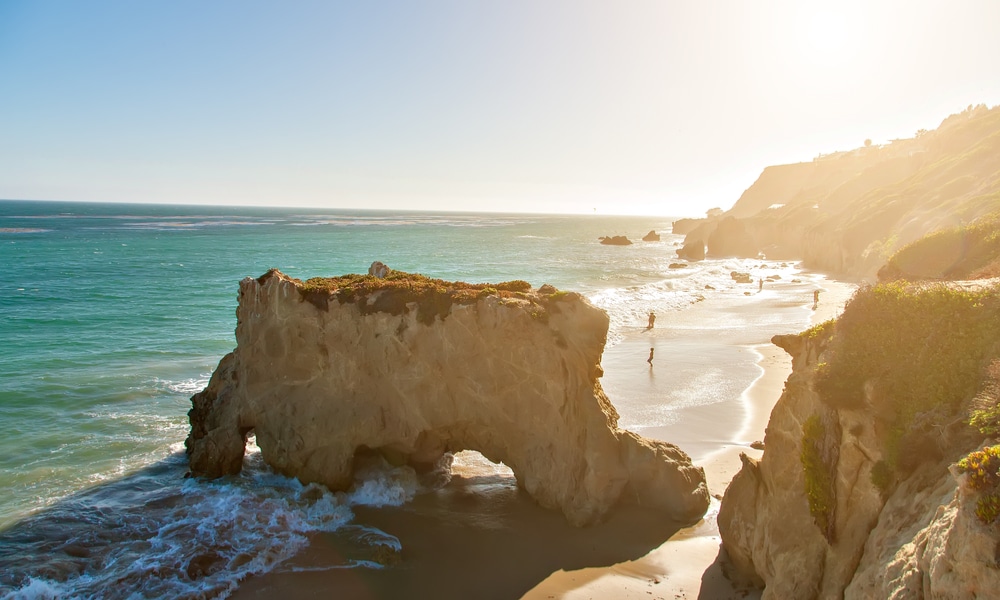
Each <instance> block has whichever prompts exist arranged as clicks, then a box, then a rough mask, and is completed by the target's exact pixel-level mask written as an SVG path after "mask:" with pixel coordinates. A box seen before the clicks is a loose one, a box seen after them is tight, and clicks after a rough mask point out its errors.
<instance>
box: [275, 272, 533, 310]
mask: <svg viewBox="0 0 1000 600" xmlns="http://www.w3.org/2000/svg"><path fill="white" fill-rule="evenodd" d="M276 272H277V270H276V269H271V270H269V271H268V272H267V273H265V274H263V275H261V276H260V277H259V278H258V279H257V280H258V281H259V282H261V283H263V282H264V281H266V280H267V279H268V278H269V277H271V276H272V275H274V274H275V273H276ZM289 279H291V281H293V282H294V283H295V285H296V288H297V289H298V292H299V294H300V295H301V296H302V298H303V300H306V301H307V302H309V303H311V304H313V305H314V306H316V307H317V308H318V309H320V310H326V309H327V307H328V305H329V302H330V301H331V300H336V301H337V302H339V303H340V304H345V303H354V304H356V305H357V306H358V307H359V309H360V310H361V313H362V314H371V313H376V312H387V313H390V314H394V315H397V314H402V313H403V312H406V310H407V305H408V304H411V303H416V305H417V319H418V320H419V321H420V322H421V323H425V324H430V323H432V322H433V321H434V318H435V317H440V318H442V319H443V318H445V317H446V316H447V315H448V313H449V312H450V311H451V307H452V305H455V304H459V305H461V304H474V303H475V302H477V301H478V300H480V299H482V298H486V297H489V296H496V297H498V298H500V299H502V300H508V299H510V300H524V301H528V302H530V303H531V304H532V305H533V308H532V310H531V312H530V314H531V315H532V316H533V317H535V318H542V319H546V318H547V317H548V313H547V310H548V307H546V306H540V305H539V303H538V301H539V300H546V299H548V297H547V296H546V297H532V296H529V295H528V294H527V292H529V291H531V284H530V283H528V282H527V281H523V280H520V279H515V280H513V281H505V282H502V283H465V282H463V281H457V282H456V281H444V280H442V279H434V278H431V277H427V276H425V275H420V274H418V273H406V272H403V271H396V270H393V271H390V272H389V273H388V275H386V276H385V277H375V276H374V275H354V274H352V275H342V276H340V277H313V278H311V279H308V280H306V281H304V282H303V281H300V280H298V279H293V278H289Z"/></svg>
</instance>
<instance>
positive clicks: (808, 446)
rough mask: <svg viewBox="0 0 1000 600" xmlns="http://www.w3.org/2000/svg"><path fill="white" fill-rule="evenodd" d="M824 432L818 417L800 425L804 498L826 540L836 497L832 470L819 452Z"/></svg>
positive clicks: (831, 525) (821, 448) (823, 444)
mask: <svg viewBox="0 0 1000 600" xmlns="http://www.w3.org/2000/svg"><path fill="white" fill-rule="evenodd" d="M826 437H827V431H826V427H825V426H824V425H823V422H822V420H820V418H819V416H817V415H813V416H811V417H809V418H808V419H806V422H805V423H804V424H803V425H802V453H801V455H800V459H801V461H802V472H803V475H804V476H805V487H806V489H805V492H806V498H807V499H808V500H809V514H811V515H812V518H813V520H814V521H815V522H816V526H817V527H819V529H820V531H822V532H823V535H824V536H826V538H827V540H829V541H831V542H832V541H833V540H832V539H831V536H832V530H833V519H832V517H833V514H832V513H833V507H834V505H835V504H836V497H835V495H834V488H833V475H832V472H833V468H832V466H831V465H828V464H827V461H826V460H825V457H824V452H823V449H824V447H825V446H826V445H827V443H826Z"/></svg>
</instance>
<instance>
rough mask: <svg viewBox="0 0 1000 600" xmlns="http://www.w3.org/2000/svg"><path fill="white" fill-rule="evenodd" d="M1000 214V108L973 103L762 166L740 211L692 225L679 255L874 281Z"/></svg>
mask: <svg viewBox="0 0 1000 600" xmlns="http://www.w3.org/2000/svg"><path fill="white" fill-rule="evenodd" d="M998 211H1000V107H993V108H988V107H987V106H985V105H979V106H970V107H969V108H968V109H966V110H965V111H963V112H961V113H958V114H954V115H951V116H949V117H948V118H946V119H945V120H944V121H942V123H941V125H940V126H939V127H938V128H937V129H935V130H932V131H923V130H921V131H919V132H917V134H916V135H915V136H914V137H913V138H909V139H899V140H893V141H892V142H890V143H888V144H884V145H872V144H870V143H869V144H866V145H864V146H862V147H859V148H857V149H854V150H851V151H846V152H836V153H833V154H828V155H820V156H818V157H817V158H816V159H815V160H813V161H811V162H808V163H798V164H791V165H779V166H772V167H768V168H766V169H764V171H763V173H762V174H761V175H760V177H759V178H758V179H757V181H756V182H755V183H754V184H753V185H752V186H750V188H749V189H747V190H746V191H745V192H744V193H743V195H742V196H741V197H740V199H739V200H738V201H737V202H736V204H735V205H734V206H733V207H732V209H730V210H729V211H726V212H724V213H722V214H721V215H717V216H714V217H710V218H707V219H703V220H701V221H700V222H698V223H694V224H691V223H686V224H685V229H686V230H687V237H686V239H685V247H684V249H683V250H682V251H680V252H679V254H681V255H682V256H685V255H690V256H697V254H698V252H697V251H698V250H699V245H700V247H701V249H704V250H705V251H706V252H707V254H708V255H709V256H726V255H734V256H743V257H757V256H766V257H767V258H769V259H779V260H794V259H800V260H803V262H804V265H805V266H806V267H808V268H812V269H818V270H825V271H830V272H833V273H837V274H839V275H841V276H848V277H858V278H873V277H874V276H875V274H876V273H877V272H878V270H879V269H880V268H881V267H883V266H884V265H885V264H886V262H887V261H888V259H889V258H890V257H891V256H892V255H893V254H895V253H896V252H897V251H898V250H900V249H902V248H903V247H905V246H907V245H909V244H911V243H913V242H916V241H917V240H920V239H921V238H923V237H924V236H926V235H928V234H931V233H934V232H938V231H945V230H949V229H955V228H964V227H967V226H968V225H969V224H971V223H973V222H976V221H977V219H980V221H979V222H978V223H979V224H980V225H983V224H984V223H986V224H989V225H991V226H992V225H993V224H996V223H997V220H996V219H988V220H982V218H983V217H987V216H988V215H990V214H992V213H997V212H998ZM977 235H978V234H977ZM983 266H984V267H985V266H986V265H983Z"/></svg>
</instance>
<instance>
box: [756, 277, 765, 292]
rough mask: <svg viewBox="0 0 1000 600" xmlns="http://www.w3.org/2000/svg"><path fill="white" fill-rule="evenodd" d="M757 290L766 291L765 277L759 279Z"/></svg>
mask: <svg viewBox="0 0 1000 600" xmlns="http://www.w3.org/2000/svg"><path fill="white" fill-rule="evenodd" d="M757 291H758V292H761V291H764V278H763V277H761V278H760V279H758V280H757Z"/></svg>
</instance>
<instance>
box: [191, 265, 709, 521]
mask: <svg viewBox="0 0 1000 600" xmlns="http://www.w3.org/2000/svg"><path fill="white" fill-rule="evenodd" d="M607 328H608V317H607V315H606V314H605V313H604V312H603V311H601V310H599V309H597V308H595V307H594V306H592V305H591V304H590V303H588V302H587V301H586V300H585V299H584V298H583V297H581V296H579V295H578V294H575V293H572V292H570V293H566V292H559V291H557V290H555V289H554V288H552V287H551V286H543V288H541V289H539V290H532V289H530V285H528V284H527V283H525V282H508V283H506V284H497V285H495V286H493V285H486V284H481V285H475V286H470V285H468V284H449V283H447V282H443V281H440V280H432V279H428V278H426V277H422V276H418V275H408V274H405V273H400V272H398V271H388V273H387V274H386V277H385V278H383V279H377V278H375V277H372V276H345V277H342V278H335V279H315V280H309V281H308V282H301V281H298V280H295V279H292V278H289V277H287V276H285V275H283V274H282V273H280V272H278V271H276V270H272V271H269V272H268V273H266V274H265V275H263V276H261V277H260V278H258V279H252V278H247V279H244V280H243V281H242V282H241V283H240V291H239V307H238V309H237V327H236V341H237V347H236V349H235V350H234V351H233V352H232V353H231V354H229V355H227V356H226V357H224V358H223V359H222V360H221V362H220V363H219V366H218V368H217V369H216V371H215V373H214V374H213V375H212V378H211V381H210V382H209V385H208V387H207V388H206V389H205V390H204V391H202V392H200V393H198V394H196V395H195V396H194V397H193V398H192V404H193V408H192V409H191V411H190V413H189V415H190V420H191V433H190V436H189V437H188V439H187V441H186V446H187V449H188V453H189V455H190V466H191V471H192V473H193V474H194V475H199V476H207V477H217V476H221V475H226V474H232V473H236V472H238V471H239V470H240V468H241V464H242V458H243V454H244V445H245V440H246V437H247V436H248V435H249V434H250V432H251V431H253V432H254V433H255V434H256V439H257V444H258V446H259V447H260V449H261V453H262V455H263V458H264V460H265V461H266V462H267V463H268V464H269V465H271V466H272V467H273V468H275V469H276V470H278V471H279V472H281V473H284V474H287V475H292V476H295V477H298V478H299V479H300V480H302V481H303V482H318V483H321V484H324V485H326V486H328V487H330V488H331V489H345V488H347V487H348V486H349V485H350V484H351V482H352V469H353V462H354V459H355V455H356V453H358V452H359V450H367V451H376V452H380V453H382V455H383V456H386V457H388V458H391V459H392V460H395V461H398V462H400V463H403V462H406V463H410V464H413V465H416V466H420V465H429V464H433V463H435V462H436V461H438V460H439V459H440V458H441V457H442V456H443V455H444V454H445V453H447V452H454V451H460V450H466V449H471V450H477V451H479V452H481V453H482V454H483V455H485V456H486V457H487V458H489V459H490V460H492V461H495V462H503V463H504V464H506V465H508V466H509V467H510V468H511V469H512V470H513V471H514V474H515V476H516V477H517V480H518V484H519V485H520V486H521V487H522V488H523V489H524V490H526V491H527V492H528V493H529V494H530V495H531V496H532V497H534V498H535V499H536V500H537V501H538V502H539V503H540V504H541V505H543V506H545V507H548V508H553V509H559V510H561V511H562V512H563V513H564V514H565V515H566V517H567V519H568V520H569V521H570V522H571V523H573V524H576V525H583V524H587V523H591V522H594V521H596V520H598V519H600V518H601V517H602V516H603V515H604V514H605V513H606V512H607V511H608V510H609V509H611V508H612V507H613V506H614V505H615V504H616V503H617V502H618V501H619V500H622V501H626V502H636V503H640V504H642V505H645V506H651V507H655V508H658V509H662V510H663V511H665V512H666V513H667V514H668V515H669V516H670V517H671V518H673V519H676V520H678V521H681V522H686V523H687V522H693V521H696V520H698V519H699V518H700V517H701V516H702V515H703V514H704V512H705V511H706V509H707V507H708V491H707V488H706V485H705V479H704V473H703V472H702V470H701V469H700V468H698V467H694V466H692V464H691V461H690V459H689V458H688V456H687V455H686V454H685V453H684V452H682V451H680V450H679V449H678V448H677V447H675V446H673V445H671V444H667V443H663V442H657V441H651V440H646V439H643V438H640V437H639V436H636V435H634V434H632V433H630V432H628V431H624V430H621V429H619V428H618V426H617V421H618V415H617V413H616V411H615V409H614V407H613V406H612V404H611V402H610V401H609V400H608V398H607V397H606V396H605V394H604V392H603V390H602V389H601V385H600V383H599V381H598V379H599V378H600V377H601V375H602V374H603V373H602V371H601V367H600V360H601V354H602V352H603V349H604V343H605V336H606V334H607Z"/></svg>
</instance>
